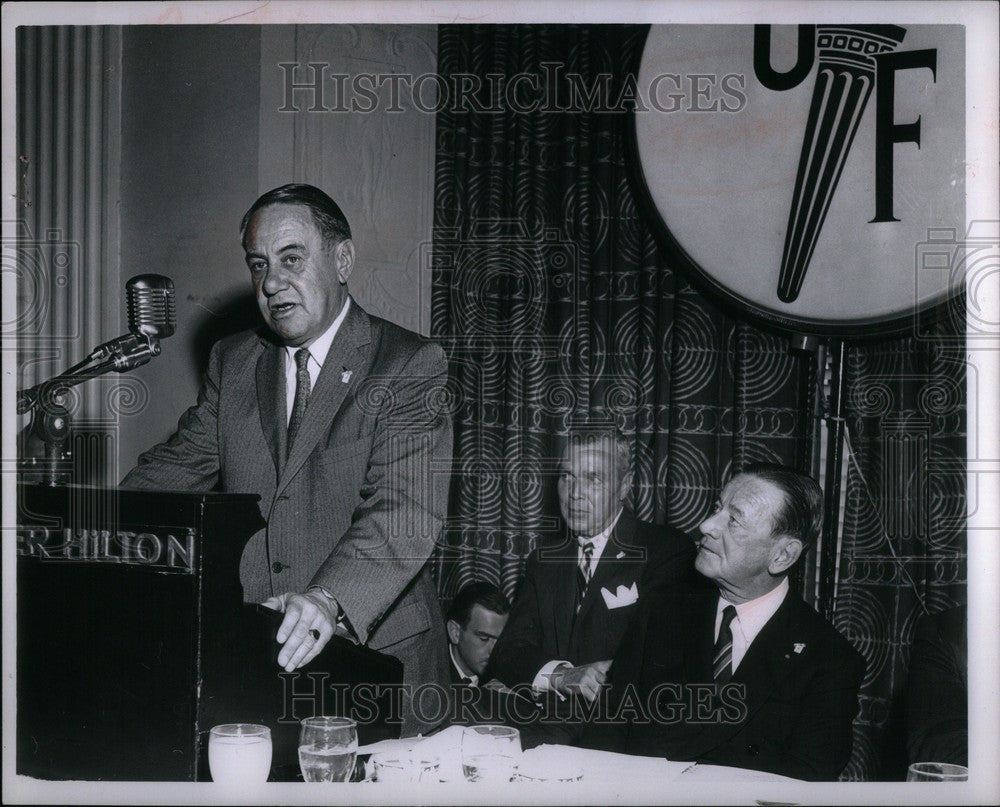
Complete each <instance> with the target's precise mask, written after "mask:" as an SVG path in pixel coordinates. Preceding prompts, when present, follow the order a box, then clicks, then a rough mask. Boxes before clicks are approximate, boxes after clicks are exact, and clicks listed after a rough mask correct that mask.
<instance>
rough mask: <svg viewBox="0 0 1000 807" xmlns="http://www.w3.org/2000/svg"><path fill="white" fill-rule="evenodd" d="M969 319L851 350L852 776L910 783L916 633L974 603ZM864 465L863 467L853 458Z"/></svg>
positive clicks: (846, 579) (844, 574)
mask: <svg viewBox="0 0 1000 807" xmlns="http://www.w3.org/2000/svg"><path fill="white" fill-rule="evenodd" d="M965 368H966V364H965V315H964V310H963V306H962V305H961V303H956V304H955V305H954V306H952V307H951V310H950V312H949V316H947V317H946V318H945V319H944V320H943V321H942V322H940V323H938V324H937V325H935V326H933V327H932V328H930V329H927V330H925V331H924V332H923V333H921V334H920V335H919V336H917V337H911V338H907V339H898V340H891V341H882V342H879V343H872V344H860V345H855V346H853V347H851V346H849V347H848V361H847V374H846V376H847V377H846V384H847V406H846V408H847V426H848V444H847V446H846V450H845V463H846V464H847V496H846V504H845V508H844V524H843V539H842V541H843V549H842V554H841V559H840V568H839V570H838V574H837V579H838V587H839V591H838V593H837V609H836V612H835V616H834V624H835V625H836V626H837V628H838V629H839V630H840V631H841V632H842V633H843V634H844V635H845V636H847V637H848V638H849V639H850V640H851V642H853V644H854V645H855V646H856V647H857V648H858V649H859V650H860V651H861V652H862V653H863V654H864V656H865V658H866V659H867V660H868V673H867V675H866V677H865V681H864V684H863V686H862V690H861V706H860V713H859V716H858V718H857V720H856V721H855V727H854V728H855V742H854V755H853V757H852V759H851V762H850V763H849V764H848V766H847V769H846V770H845V771H844V774H843V777H842V778H845V779H855V780H864V779H902V778H904V777H905V775H906V763H905V758H904V750H903V735H902V728H903V727H902V720H901V717H902V715H901V709H902V695H903V693H904V690H905V687H906V672H907V669H908V665H909V655H910V643H911V641H912V639H913V631H914V627H915V625H916V624H917V622H918V621H919V620H920V618H921V617H922V616H923V615H924V614H925V613H937V612H939V611H943V610H945V609H947V608H950V607H952V606H954V605H958V604H965V603H966V602H967V600H966V579H967V566H966V560H967V557H966V533H965V525H966V518H965V513H966V497H965V489H966V461H965V458H966V442H965V440H966V386H965V384H966V378H965ZM852 457H853V459H852Z"/></svg>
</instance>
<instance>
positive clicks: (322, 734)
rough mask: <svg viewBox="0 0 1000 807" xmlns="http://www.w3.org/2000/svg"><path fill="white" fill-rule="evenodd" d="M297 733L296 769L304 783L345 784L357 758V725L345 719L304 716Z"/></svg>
mask: <svg viewBox="0 0 1000 807" xmlns="http://www.w3.org/2000/svg"><path fill="white" fill-rule="evenodd" d="M301 722H302V729H301V731H300V732H299V768H300V769H301V770H302V778H303V779H304V780H305V781H307V782H346V781H347V780H348V779H350V778H351V773H352V772H353V771H354V760H355V758H356V757H357V755H358V724H357V723H355V722H354V721H353V720H349V719H348V718H346V717H307V718H305V719H304V720H302V721H301Z"/></svg>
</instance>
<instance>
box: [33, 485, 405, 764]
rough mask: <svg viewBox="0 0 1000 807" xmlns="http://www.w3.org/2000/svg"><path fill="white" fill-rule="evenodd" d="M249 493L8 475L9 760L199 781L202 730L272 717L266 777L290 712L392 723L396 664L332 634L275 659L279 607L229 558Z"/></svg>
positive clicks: (388, 727) (362, 726)
mask: <svg viewBox="0 0 1000 807" xmlns="http://www.w3.org/2000/svg"><path fill="white" fill-rule="evenodd" d="M261 527H263V521H262V519H261V516H260V512H259V509H258V506H257V497H256V496H248V495H235V494H219V493H208V494H187V493H147V492H139V491H126V490H117V489H113V488H93V487H82V486H65V487H44V486H38V485H28V484H22V485H19V486H18V528H17V555H18V557H17V772H18V773H19V774H24V775H28V776H34V777H37V778H42V779H83V780H118V781H148V780H156V781H205V780H208V779H209V774H208V764H207V746H208V732H209V729H210V728H211V727H212V726H214V725H217V724H219V723H230V722H233V723H235V722H239V723H261V724H264V725H267V726H269V727H270V728H271V733H272V739H273V745H274V757H273V762H272V779H273V780H279V781H281V780H285V781H291V780H294V779H295V776H296V775H297V769H298V765H297V746H298V742H297V738H298V721H299V720H300V719H301V718H303V717H311V716H313V715H319V714H341V715H348V716H350V715H351V712H352V710H353V706H354V702H353V700H354V698H355V697H356V693H357V692H358V688H357V686H356V685H358V684H364V685H366V686H365V688H364V695H363V699H364V701H365V709H363V710H362V713H363V714H366V715H370V716H371V719H370V720H364V721H360V720H359V725H358V734H359V738H360V741H361V742H362V743H367V742H374V741H377V740H380V739H385V738H388V737H394V736H398V734H399V722H398V714H396V713H395V712H394V709H393V707H392V692H391V689H392V686H393V685H398V684H399V683H400V682H401V681H402V665H401V664H400V662H399V661H398V660H396V659H395V658H392V657H391V656H386V655H382V654H380V653H376V652H374V651H371V650H368V649H367V648H363V647H358V646H357V645H355V644H353V643H351V642H349V641H348V640H346V639H338V638H336V637H335V638H334V639H333V640H332V641H331V642H330V643H329V644H328V645H327V647H326V648H325V649H324V650H323V652H322V653H320V655H319V656H317V658H316V659H314V660H313V661H312V662H311V663H310V664H309V665H308V666H306V667H304V668H301V669H300V670H298V671H296V672H295V673H284V672H283V671H282V670H281V669H280V668H279V667H278V665H277V654H278V649H279V647H278V645H277V643H276V641H275V639H274V636H275V633H276V632H277V627H278V625H279V624H280V621H281V617H280V615H279V614H277V613H276V612H273V611H270V610H268V609H265V608H262V607H260V606H256V605H244V604H243V602H242V588H241V586H240V581H239V562H240V556H241V553H242V551H243V547H244V545H245V544H246V542H247V540H248V539H249V538H250V536H251V535H253V534H254V532H256V531H257V530H258V529H260V528H261Z"/></svg>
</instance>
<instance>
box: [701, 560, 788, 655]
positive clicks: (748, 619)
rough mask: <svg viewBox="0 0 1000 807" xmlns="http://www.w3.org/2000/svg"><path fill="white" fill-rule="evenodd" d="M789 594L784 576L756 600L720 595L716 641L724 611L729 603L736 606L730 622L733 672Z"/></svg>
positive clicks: (716, 617)
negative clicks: (741, 599) (741, 600)
mask: <svg viewBox="0 0 1000 807" xmlns="http://www.w3.org/2000/svg"><path fill="white" fill-rule="evenodd" d="M787 594H788V578H787V577H783V578H782V579H781V582H780V583H779V584H778V585H777V586H775V587H774V588H772V589H771V590H770V591H769V592H767V594H763V595H762V596H760V597H758V598H757V599H755V600H749V601H748V602H743V603H740V604H739V605H736V603H732V602H729V600H727V599H725V598H723V597H719V604H718V606H717V610H716V613H715V641H718V640H719V630H720V629H721V628H722V612H723V610H725V608H726V606H727V605H734V606H735V607H736V616H735V617H733V621H732V622H731V623H729V628H730V630H731V631H732V633H733V661H732V664H733V672H736V668H737V667H739V666H740V662H741V661H743V657H744V656H745V655H746V654H747V650H749V649H750V645H751V644H753V640H754V639H756V638H757V634H758V633H760V632H761V630H763V628H764V626H765V625H766V624H767V621H768V620H769V619H770V618H771V617H772V616H774V614H775V612H776V611H777V610H778V608H779V607H781V603H783V602H784V601H785V596H786V595H787Z"/></svg>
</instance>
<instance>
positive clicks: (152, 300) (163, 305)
mask: <svg viewBox="0 0 1000 807" xmlns="http://www.w3.org/2000/svg"><path fill="white" fill-rule="evenodd" d="M125 293H126V298H127V300H126V306H127V308H128V329H129V333H128V334H126V335H125V336H119V337H118V338H117V339H112V340H111V341H110V342H105V343H104V344H103V345H98V347H96V348H95V349H94V351H93V352H92V353H91V354H90V360H91V361H98V362H111V363H112V366H111V367H110V368H109V369H111V370H114V371H115V372H116V373H124V372H127V371H128V370H134V369H135V368H136V367H140V366H142V365H143V364H145V363H146V362H148V361H149V360H150V359H151V358H153V356H159V355H160V342H159V340H160V339H162V338H164V337H167V336H171V335H172V334H173V332H174V322H175V319H176V317H175V309H174V281H172V280H171V279H170V278H169V277H166V276H164V275H136V276H135V277H133V278H130V279H129V281H128V282H127V283H126V284H125Z"/></svg>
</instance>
